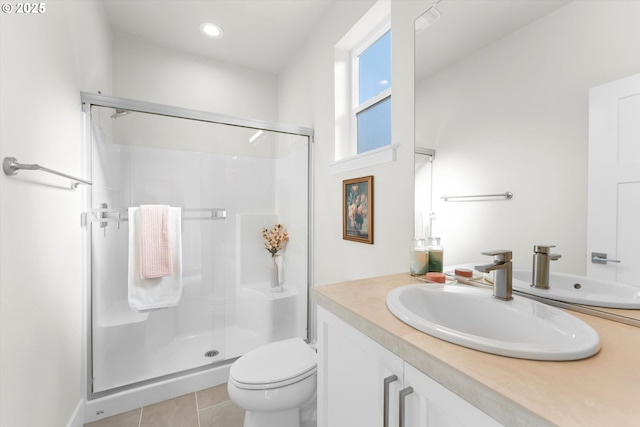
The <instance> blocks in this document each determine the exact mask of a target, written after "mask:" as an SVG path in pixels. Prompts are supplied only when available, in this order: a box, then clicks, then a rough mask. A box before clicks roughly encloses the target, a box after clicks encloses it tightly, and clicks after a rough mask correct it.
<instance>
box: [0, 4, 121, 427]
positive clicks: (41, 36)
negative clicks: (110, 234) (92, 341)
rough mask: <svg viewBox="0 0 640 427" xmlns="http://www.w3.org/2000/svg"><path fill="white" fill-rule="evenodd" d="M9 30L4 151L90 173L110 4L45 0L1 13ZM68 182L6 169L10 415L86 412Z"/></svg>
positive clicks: (5, 404) (2, 333)
mask: <svg viewBox="0 0 640 427" xmlns="http://www.w3.org/2000/svg"><path fill="white" fill-rule="evenodd" d="M0 31H1V33H0V51H1V52H2V55H1V56H0V93H1V98H0V121H1V125H0V157H1V158H4V157H5V156H13V157H16V158H17V159H18V160H19V161H20V162H22V163H40V164H42V165H44V166H47V167H50V168H52V169H57V170H60V171H63V172H66V173H69V174H71V175H76V176H80V175H82V170H81V166H80V165H81V140H82V138H81V137H82V133H81V132H82V114H81V110H80V91H91V92H97V91H98V90H102V91H104V92H108V91H109V90H110V88H111V80H110V79H111V74H110V70H111V57H110V52H111V48H110V36H109V29H108V25H107V23H106V18H105V15H104V13H103V10H102V7H101V6H100V5H99V4H98V3H96V2H93V1H83V2H77V1H47V2H46V11H45V13H43V14H41V15H17V14H6V13H3V14H2V15H0ZM68 185H69V180H67V179H64V178H59V177H55V176H53V175H48V174H44V173H43V172H32V171H21V172H19V174H18V175H17V176H15V177H8V176H5V175H4V174H2V175H1V176H0V233H1V239H0V260H1V261H0V262H1V264H0V355H1V357H0V372H1V374H2V381H1V382H0V425H2V426H17V425H41V426H54V425H55V426H64V425H67V423H69V421H70V420H72V421H75V422H76V423H78V422H81V421H82V414H81V413H76V412H74V411H76V410H79V408H81V405H80V402H81V400H82V399H83V397H84V390H85V383H84V372H85V367H84V362H83V358H82V353H83V351H84V330H83V327H84V323H83V316H82V311H83V292H82V289H83V283H82V277H81V273H82V272H81V262H80V260H81V258H80V256H81V253H80V247H81V228H80V209H81V204H80V198H81V195H82V190H81V189H78V190H76V191H71V190H69V187H68ZM80 412H81V410H80Z"/></svg>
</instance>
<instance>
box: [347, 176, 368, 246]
mask: <svg viewBox="0 0 640 427" xmlns="http://www.w3.org/2000/svg"><path fill="white" fill-rule="evenodd" d="M342 238H343V239H345V240H353V241H355V242H361V243H368V244H370V245H372V244H373V176H365V177H362V178H354V179H346V180H344V181H342Z"/></svg>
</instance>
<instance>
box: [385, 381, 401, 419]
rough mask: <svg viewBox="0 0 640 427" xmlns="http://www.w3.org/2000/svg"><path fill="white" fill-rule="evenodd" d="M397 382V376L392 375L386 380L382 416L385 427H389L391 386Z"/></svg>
mask: <svg viewBox="0 0 640 427" xmlns="http://www.w3.org/2000/svg"><path fill="white" fill-rule="evenodd" d="M397 380H398V377H397V376H396V375H391V376H390V377H387V378H385V379H384V409H383V414H382V416H383V419H382V425H383V426H384V427H389V384H391V383H392V382H394V381H397Z"/></svg>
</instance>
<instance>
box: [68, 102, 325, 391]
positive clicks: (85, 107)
mask: <svg viewBox="0 0 640 427" xmlns="http://www.w3.org/2000/svg"><path fill="white" fill-rule="evenodd" d="M80 99H81V102H82V112H83V113H84V117H83V124H84V129H83V140H84V141H83V153H82V157H83V160H84V161H83V166H82V169H83V170H82V172H83V176H90V174H91V168H90V166H89V165H90V164H91V158H92V152H91V142H92V134H91V133H92V132H91V129H92V123H91V120H92V118H91V108H92V107H94V106H95V107H108V108H117V109H124V110H129V111H134V112H139V113H147V114H155V115H159V116H166V117H173V118H179V119H185V120H195V121H200V122H207V123H214V124H222V125H229V126H238V127H244V128H249V129H256V130H265V131H272V132H279V133H285V134H289V135H297V136H303V137H306V138H307V140H308V142H307V174H308V180H307V187H308V188H307V278H306V280H307V316H306V317H307V328H306V330H307V338H306V339H307V342H310V341H311V340H312V339H313V338H314V336H313V332H312V327H313V323H314V316H312V308H313V307H312V305H311V299H310V292H311V278H312V277H313V275H312V271H313V264H312V259H313V257H312V249H313V244H312V224H313V203H312V201H313V183H312V178H313V173H314V171H313V151H314V150H313V146H314V131H313V129H312V128H306V127H302V126H293V125H288V124H283V123H277V122H269V121H262V120H255V119H245V118H241V117H235V116H230V115H225V114H218V113H211V112H207V111H200V110H192V109H188V108H182V107H176V106H171V105H164V104H156V103H151V102H145V101H137V100H133V99H127V98H118V97H112V96H105V95H102V94H97V95H96V94H93V93H88V92H80ZM89 179H91V177H89ZM90 191H91V190H90V188H89V186H85V187H84V191H83V194H82V212H83V214H82V217H81V225H82V227H83V228H84V229H85V230H88V218H87V212H89V211H90V210H91V198H90ZM82 253H83V257H84V259H83V278H84V284H85V285H84V286H85V297H84V300H85V312H84V318H85V323H84V324H85V328H86V331H85V337H86V343H85V349H86V359H85V361H86V366H85V370H86V375H87V400H93V399H97V398H100V397H104V396H108V395H111V394H114V393H118V392H121V391H125V390H130V389H133V388H136V387H139V386H141V385H145V384H150V383H155V382H158V381H161V380H164V379H169V378H175V377H180V376H182V375H185V374H188V373H191V372H199V371H206V370H208V369H213V368H215V367H218V366H220V365H225V364H229V363H231V362H232V360H227V361H223V362H220V363H218V364H213V365H209V366H203V367H198V368H193V369H190V370H187V371H181V372H176V373H173V374H169V375H164V376H161V377H158V378H152V379H149V380H146V381H141V382H137V383H132V384H127V385H124V386H120V387H117V388H114V389H110V390H105V391H101V392H94V391H93V378H92V376H93V348H92V347H93V346H92V336H93V333H92V331H93V324H92V287H91V233H89V232H86V235H85V236H84V237H83V247H82Z"/></svg>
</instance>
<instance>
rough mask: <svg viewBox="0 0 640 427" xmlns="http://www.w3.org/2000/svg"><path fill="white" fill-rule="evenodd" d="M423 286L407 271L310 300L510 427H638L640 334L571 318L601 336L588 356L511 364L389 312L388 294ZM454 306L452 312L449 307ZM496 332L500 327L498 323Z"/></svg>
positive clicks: (336, 287)
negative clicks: (419, 328) (598, 345)
mask: <svg viewBox="0 0 640 427" xmlns="http://www.w3.org/2000/svg"><path fill="white" fill-rule="evenodd" d="M413 283H419V281H418V280H417V279H416V278H414V277H412V276H411V275H409V274H408V273H407V274H395V275H390V276H382V277H375V278H369V279H362V280H355V281H349V282H343V283H337V284H332V285H322V286H315V287H314V288H313V289H312V294H311V295H312V299H313V300H314V301H315V302H316V303H317V304H318V305H320V306H321V307H323V308H325V309H326V310H328V311H330V312H331V313H333V314H334V315H336V316H338V317H339V318H341V319H342V320H344V321H345V322H347V323H349V324H350V325H351V326H353V327H354V328H355V329H357V330H359V331H360V332H362V333H363V334H365V335H367V336H368V337H370V338H371V339H373V340H374V341H376V342H377V343H379V344H380V345H382V346H384V347H386V348H387V349H388V350H390V351H392V352H393V353H395V354H397V355H398V356H400V357H401V358H402V359H404V360H405V361H407V362H408V363H410V364H411V365H413V366H415V367H416V368H417V369H419V370H421V371H422V372H424V373H425V374H427V375H428V376H430V377H431V378H433V379H434V380H436V381H438V382H439V383H441V384H442V385H444V386H445V387H447V388H449V389H450V390H452V391H453V392H455V393H456V394H458V395H459V396H460V397H462V398H463V399H465V400H467V401H468V402H470V403H472V404H473V405H475V406H476V407H478V408H479V409H481V410H482V411H484V412H485V413H487V414H489V415H490V416H492V417H493V418H495V419H496V420H498V421H500V422H501V423H502V424H504V425H505V426H551V425H558V426H580V427H585V426H605V425H610V426H638V425H640V411H639V410H638V391H639V390H640V363H638V358H639V357H640V329H638V328H637V327H634V326H630V325H626V324H622V323H617V322H613V321H610V320H606V319H602V318H598V317H593V316H589V315H587V314H582V313H578V312H574V311H570V313H571V314H572V315H574V316H576V317H578V318H579V319H582V320H583V321H585V322H586V323H588V324H589V325H591V326H592V327H593V328H594V329H595V330H596V331H597V332H598V334H599V335H600V341H601V346H602V348H601V350H600V352H599V353H598V354H596V355H595V356H592V357H590V358H588V359H584V360H577V361H570V362H548V361H534V360H523V359H514V358H509V357H503V356H496V355H493V354H488V353H483V352H480V351H476V350H472V349H468V348H466V347H461V346H459V345H455V344H451V343H449V342H446V341H443V340H440V339H438V338H434V337H432V336H430V335H427V334H424V333H422V332H419V331H417V330H416V329H413V328H412V327H410V326H408V325H406V324H405V323H403V322H401V321H400V320H398V319H397V318H396V317H395V316H394V315H393V314H392V313H391V312H390V311H389V310H388V309H387V307H386V297H387V293H388V292H389V291H390V290H391V289H393V288H396V287H398V286H402V285H407V284H413ZM452 309H455V307H452ZM496 327H499V325H497V326H496Z"/></svg>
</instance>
